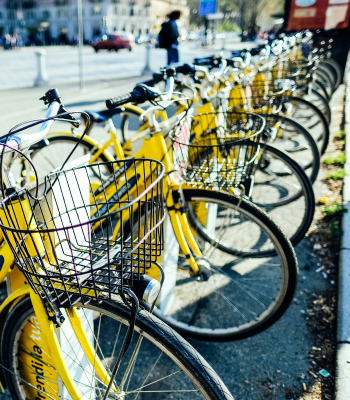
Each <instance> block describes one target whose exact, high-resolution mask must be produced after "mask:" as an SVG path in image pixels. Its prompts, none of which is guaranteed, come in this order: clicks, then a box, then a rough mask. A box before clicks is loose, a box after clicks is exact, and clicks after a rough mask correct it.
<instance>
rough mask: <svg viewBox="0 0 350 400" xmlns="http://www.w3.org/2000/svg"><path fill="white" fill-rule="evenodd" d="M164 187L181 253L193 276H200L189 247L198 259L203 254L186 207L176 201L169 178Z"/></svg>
mask: <svg viewBox="0 0 350 400" xmlns="http://www.w3.org/2000/svg"><path fill="white" fill-rule="evenodd" d="M163 185H164V196H165V202H166V207H167V210H168V214H169V218H170V221H171V225H172V227H173V230H174V234H175V237H176V239H177V241H178V243H179V246H180V249H181V251H182V252H183V254H184V256H185V257H186V259H187V260H188V263H189V264H190V267H191V270H192V272H193V274H194V275H199V273H200V270H199V267H198V264H197V262H196V260H195V258H194V257H193V255H192V253H191V250H190V247H189V245H190V246H191V248H192V250H193V252H194V254H195V255H196V256H197V257H200V256H201V255H202V252H201V250H200V248H199V247H198V244H197V242H196V240H195V238H194V236H193V234H192V231H191V228H190V225H189V222H188V219H187V215H186V213H185V210H184V205H180V204H179V203H178V202H175V201H174V197H173V190H174V189H175V187H174V185H172V184H171V183H170V181H169V178H168V177H167V178H166V179H164V183H163Z"/></svg>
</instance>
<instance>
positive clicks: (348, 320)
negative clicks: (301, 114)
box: [335, 63, 350, 400]
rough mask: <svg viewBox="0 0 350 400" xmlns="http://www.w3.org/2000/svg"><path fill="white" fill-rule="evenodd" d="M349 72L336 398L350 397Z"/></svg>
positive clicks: (348, 76) (349, 81) (348, 81)
mask: <svg viewBox="0 0 350 400" xmlns="http://www.w3.org/2000/svg"><path fill="white" fill-rule="evenodd" d="M347 71H348V72H347V74H346V84H347V89H346V102H345V134H346V136H345V137H346V149H345V151H346V164H345V172H346V176H345V178H344V186H343V207H344V208H345V209H346V210H347V212H345V213H344V215H343V221H342V229H343V235H342V243H341V252H340V262H339V296H338V332H337V344H338V346H337V367H336V374H337V375H336V396H335V399H336V400H348V399H350V70H349V63H348V69H347Z"/></svg>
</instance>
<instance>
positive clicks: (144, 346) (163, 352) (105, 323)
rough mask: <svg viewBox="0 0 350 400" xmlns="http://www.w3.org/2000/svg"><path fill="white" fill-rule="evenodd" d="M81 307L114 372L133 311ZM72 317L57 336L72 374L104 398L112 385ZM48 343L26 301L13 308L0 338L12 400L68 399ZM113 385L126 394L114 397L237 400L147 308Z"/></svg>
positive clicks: (85, 389)
mask: <svg viewBox="0 0 350 400" xmlns="http://www.w3.org/2000/svg"><path fill="white" fill-rule="evenodd" d="M78 307H79V308H80V311H77V312H78V313H79V315H80V317H81V320H82V322H83V325H84V327H85V330H86V332H87V335H88V336H89V338H90V341H91V345H92V346H93V348H94V349H95V351H96V353H97V354H98V357H99V358H100V360H101V362H102V363H103V365H104V367H105V368H106V369H107V370H110V369H111V368H113V366H114V363H115V361H116V358H117V356H118V352H119V350H120V348H121V346H122V341H123V338H124V335H125V331H126V328H127V326H128V321H129V312H128V309H126V307H125V306H123V305H122V304H119V303H117V302H113V303H110V302H104V303H102V304H98V303H95V302H91V303H89V304H88V305H85V306H84V305H81V304H79V305H78ZM68 319H69V318H67V319H66V321H65V322H64V324H63V325H62V327H61V328H59V329H58V331H59V334H58V337H59V340H60V345H61V348H62V351H63V352H64V355H65V358H66V361H67V364H68V366H69V367H70V372H71V373H73V371H74V373H75V375H74V379H75V382H76V384H77V386H78V387H79V389H80V390H81V392H82V399H89V400H98V399H99V400H100V399H102V398H103V395H104V392H105V389H106V384H105V383H104V382H103V381H102V380H101V379H99V377H98V374H97V368H96V369H95V364H90V362H89V361H88V360H87V358H86V356H85V354H84V352H83V350H82V347H81V346H80V344H79V342H78V340H77V336H76V335H75V334H74V333H73V331H72V330H71V331H70V329H69V328H70V324H69V321H68ZM69 335H70V336H69ZM42 342H43V340H42V337H41V332H40V327H39V326H38V320H37V319H36V317H35V315H34V310H33V308H32V305H31V302H30V299H29V298H26V299H24V300H22V301H21V302H20V303H18V304H17V305H16V306H15V307H14V308H13V309H12V310H11V312H10V314H9V316H8V318H7V321H6V324H5V327H4V331H3V336H2V363H3V366H4V374H5V377H6V381H7V384H8V388H9V390H10V393H11V395H12V398H13V400H27V399H29V400H34V399H37V398H41V399H44V398H47V397H49V396H50V397H49V398H51V399H62V400H63V399H67V398H70V396H69V394H68V393H67V390H66V388H65V387H64V386H63V384H62V381H61V380H60V379H59V377H58V376H57V372H56V370H55V360H52V359H51V358H50V356H49V353H48V352H46V349H45V346H44V345H43V343H42ZM138 343H140V345H141V346H140V347H139V348H138V347H137V346H138ZM133 355H134V356H135V357H134V359H133V360H132V359H131V357H132V356H133ZM130 361H131V365H129V362H130ZM115 386H116V387H117V388H118V389H119V390H120V391H121V395H118V394H117V393H116V392H114V394H113V392H110V393H109V395H108V399H120V398H129V397H130V398H135V399H136V398H138V397H139V398H142V399H164V398H174V399H186V398H190V399H197V398H198V399H200V398H205V399H208V400H209V399H217V400H219V399H222V400H223V399H233V398H232V396H231V395H230V393H229V391H228V389H227V388H226V387H225V385H224V384H223V383H222V381H221V380H220V378H219V377H218V376H217V374H216V373H215V372H214V371H213V370H212V368H211V367H210V366H209V364H208V363H207V362H206V361H205V360H204V359H203V358H202V357H201V356H200V355H199V354H198V353H197V352H196V351H195V350H194V349H193V348H192V347H191V346H190V345H189V344H188V343H187V342H186V341H185V340H184V339H183V338H182V337H180V336H179V335H178V334H176V333H175V332H174V331H173V330H172V329H171V328H169V327H168V326H167V325H165V324H164V323H163V322H161V321H160V320H159V319H158V318H156V317H155V316H152V315H150V314H149V313H148V312H146V311H140V312H139V313H138V316H137V319H136V326H135V332H134V337H133V339H132V342H131V346H130V348H129V350H128V353H127V355H126V356H125V358H124V360H123V362H122V364H121V366H120V368H119V370H118V374H117V376H116V379H115ZM44 396H45V397H44ZM74 400H75V399H74Z"/></svg>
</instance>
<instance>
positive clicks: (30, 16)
mask: <svg viewBox="0 0 350 400" xmlns="http://www.w3.org/2000/svg"><path fill="white" fill-rule="evenodd" d="M25 17H26V19H33V18H35V13H34V11H27V12H26V13H25Z"/></svg>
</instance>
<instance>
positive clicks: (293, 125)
mask: <svg viewBox="0 0 350 400" xmlns="http://www.w3.org/2000/svg"><path fill="white" fill-rule="evenodd" d="M262 116H263V117H264V118H266V119H267V120H269V119H270V118H271V120H272V121H274V122H273V123H274V124H275V123H276V122H280V123H282V127H280V128H279V131H280V133H281V132H282V135H280V137H276V138H275V139H274V141H273V142H271V143H270V144H273V145H274V146H276V147H279V148H281V149H282V150H284V151H286V152H287V153H288V154H289V155H290V156H291V157H292V158H293V159H295V160H296V161H297V162H298V159H299V164H300V166H301V167H302V168H303V169H304V170H305V171H307V176H308V177H309V179H310V181H311V182H312V183H314V182H315V181H316V179H317V175H318V173H319V170H320V165H321V164H320V163H321V161H320V152H319V149H318V146H317V143H316V142H315V139H314V138H313V137H312V135H311V134H310V132H309V131H308V130H307V129H305V128H304V127H303V126H302V125H301V124H299V123H298V122H297V121H295V120H294V119H292V118H288V117H285V116H284V115H274V114H263V115H262ZM275 121H276V122H275ZM284 132H285V133H286V134H284ZM288 136H289V137H288ZM299 136H300V139H301V140H302V141H303V142H301V143H300V139H299V140H298V137H299ZM295 143H296V144H297V145H295ZM298 149H299V150H298ZM304 151H309V154H308V159H306V158H305V153H304ZM296 157H298V159H296Z"/></svg>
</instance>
